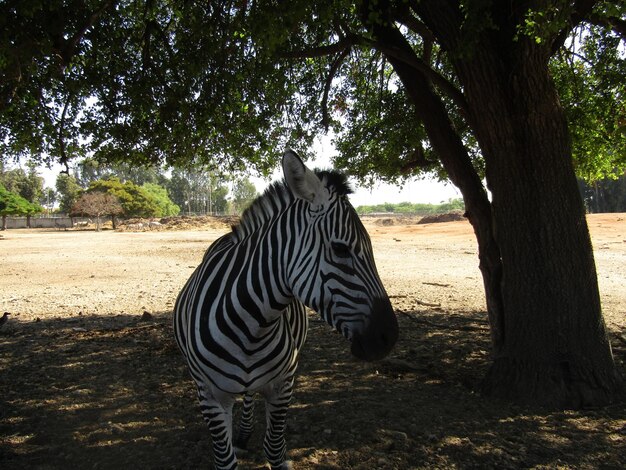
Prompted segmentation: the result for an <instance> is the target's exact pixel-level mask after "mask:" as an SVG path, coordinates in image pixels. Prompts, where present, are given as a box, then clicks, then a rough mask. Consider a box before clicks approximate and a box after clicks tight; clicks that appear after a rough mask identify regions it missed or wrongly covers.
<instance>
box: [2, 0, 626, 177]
mask: <svg viewBox="0 0 626 470" xmlns="http://www.w3.org/2000/svg"><path fill="white" fill-rule="evenodd" d="M379 3H380V5H381V8H382V9H383V10H385V11H387V12H388V14H389V15H390V16H391V18H392V20H393V21H394V22H395V23H396V24H398V25H400V26H401V27H402V28H403V29H402V33H403V34H404V35H405V37H406V38H407V40H408V41H409V43H410V44H411V45H412V46H413V47H414V49H415V50H416V51H417V53H418V56H417V60H416V59H415V58H411V59H408V58H407V57H405V56H403V57H402V59H403V60H409V62H410V65H411V67H414V68H417V69H421V70H422V71H424V72H425V74H426V75H427V76H428V77H429V80H430V82H431V83H432V85H433V86H434V87H435V88H436V90H437V92H438V93H439V94H440V95H441V97H442V99H444V100H445V102H446V106H447V108H448V111H449V112H450V116H451V118H452V119H453V121H454V124H455V128H456V130H457V132H458V133H459V134H460V135H461V137H462V138H463V141H464V143H465V144H466V145H467V148H468V149H469V150H470V153H471V155H472V156H473V161H474V165H475V167H476V168H477V170H478V171H479V172H482V167H483V163H482V159H481V152H480V151H479V149H478V146H477V145H476V141H475V137H474V136H473V134H472V132H471V123H468V121H467V113H466V110H465V109H464V107H465V104H464V98H463V96H462V91H461V90H460V88H459V83H458V79H457V77H456V76H455V73H456V72H455V70H454V67H453V66H452V63H451V61H450V60H449V59H450V56H449V53H448V52H447V51H446V50H445V48H444V47H442V44H440V42H439V41H437V39H436V38H435V36H434V35H433V32H432V31H430V30H429V29H428V27H427V26H426V25H425V24H424V23H423V22H421V21H420V18H419V17H418V16H415V11H416V10H415V9H414V8H413V9H412V7H411V3H412V2H394V1H385V2H379ZM454 3H456V2H450V6H451V7H454ZM579 3H581V2H564V1H563V2H546V3H545V4H544V3H543V2H538V3H536V4H535V3H533V2H529V3H528V4H520V7H519V8H520V9H521V10H522V11H521V12H520V15H521V16H522V17H523V18H524V19H523V23H522V24H521V26H519V27H518V29H519V30H518V31H517V32H516V33H515V34H516V37H517V38H518V39H521V38H522V37H523V36H530V37H532V38H533V40H535V41H539V42H541V41H542V40H544V41H545V40H546V37H547V35H549V34H551V33H552V32H553V30H558V31H557V32H558V34H554V35H553V36H555V37H556V38H557V40H558V41H557V42H555V43H554V47H553V49H554V50H556V51H558V52H557V53H556V54H554V55H553V58H552V62H551V68H552V70H553V75H554V77H555V80H556V82H557V84H558V86H559V91H560V95H561V99H562V102H563V104H564V105H565V106H566V109H567V111H568V118H569V123H570V127H571V129H572V132H571V134H572V138H573V142H574V150H575V151H574V157H575V159H576V163H577V168H578V172H579V174H580V175H581V176H582V177H584V178H585V179H586V180H588V181H590V180H594V179H598V178H601V177H603V176H606V175H612V174H616V173H619V172H620V171H621V172H623V170H624V167H625V166H626V162H625V157H624V155H626V151H625V145H626V144H625V143H624V142H625V141H626V134H625V131H624V125H625V123H626V109H625V108H624V107H623V106H622V105H621V104H620V103H623V96H624V91H625V90H624V86H625V85H624V83H626V81H625V80H624V75H625V70H626V69H625V66H624V57H623V48H622V49H621V52H620V41H622V40H623V38H624V35H625V30H626V28H625V27H624V21H625V19H624V18H625V15H626V13H625V8H626V7H624V4H623V3H619V4H617V5H615V4H613V3H612V2H604V1H597V2H583V3H585V8H582V4H581V5H579ZM374 4H376V5H378V3H371V2H363V1H358V2H347V1H337V0H332V1H331V0H328V1H318V2H306V1H303V0H297V1H293V2H289V5H288V6H287V5H281V6H280V11H281V14H280V15H276V14H275V12H276V8H277V6H276V5H275V2H273V1H263V2H231V1H223V0H222V1H215V2H166V1H164V0H157V1H150V2H144V1H139V2H137V1H130V0H89V1H78V0H63V1H59V2H45V1H43V0H27V1H19V2H18V1H8V2H3V4H2V6H1V7H0V18H2V19H1V20H0V22H2V29H3V40H2V43H0V53H1V55H2V57H3V58H4V60H2V61H0V85H1V87H0V98H1V99H0V150H1V151H2V154H3V155H4V157H3V158H6V156H10V155H12V156H14V157H17V156H21V155H27V156H29V157H31V158H39V159H44V160H45V159H51V160H55V161H61V162H64V163H67V162H69V161H70V160H72V159H75V158H77V157H80V156H84V155H85V154H88V153H89V154H92V155H93V156H94V157H95V158H97V159H98V160H100V161H107V162H117V161H127V162H128V161H130V162H133V164H134V165H137V164H140V163H155V162H168V163H170V164H183V163H189V162H203V163H205V164H208V165H210V166H212V167H214V168H216V167H219V168H221V169H222V170H223V169H229V170H233V169H237V168H239V169H243V168H247V167H248V166H249V165H251V167H252V168H256V169H258V170H259V171H261V172H264V173H267V172H268V171H269V169H270V168H271V167H272V166H273V165H274V164H275V162H276V158H277V155H278V154H279V152H278V150H282V148H284V146H285V145H287V144H290V145H296V146H298V147H300V148H301V147H306V144H307V143H309V142H311V139H312V137H313V136H314V135H315V134H316V133H317V132H319V131H322V130H324V129H327V128H329V127H333V128H334V130H335V131H336V132H337V134H338V138H337V142H336V143H337V147H338V150H339V155H338V158H337V160H336V163H337V165H338V166H340V167H344V168H346V169H348V170H349V171H350V172H351V173H352V174H354V175H357V176H359V177H360V178H362V179H368V178H374V177H382V178H385V179H388V180H392V181H395V180H397V179H398V178H400V177H402V176H411V175H415V174H420V173H422V172H424V171H427V172H435V173H436V174H438V175H440V176H442V177H444V176H445V175H446V170H445V169H444V168H443V167H442V166H441V164H440V162H439V160H438V158H437V155H436V152H435V151H434V149H433V147H432V146H431V145H430V144H429V143H428V138H427V135H426V132H425V129H424V127H423V125H422V124H421V123H420V122H419V120H415V119H414V118H413V111H412V108H411V105H410V100H408V99H407V96H406V90H405V89H404V87H402V86H401V84H400V82H399V80H398V76H397V75H396V74H395V73H394V71H393V68H392V66H391V65H390V62H389V60H388V58H387V57H388V56H389V54H391V55H392V56H393V55H394V54H395V55H396V56H398V57H399V56H402V54H404V53H401V52H399V51H392V50H390V49H389V46H387V45H385V44H383V43H381V41H379V40H376V39H375V38H374V37H373V36H372V33H371V30H370V29H368V24H371V23H372V22H381V21H382V16H381V14H380V13H379V12H378V11H377V10H376V8H373V7H372V5H374ZM489 5H490V2H468V3H467V4H463V5H461V6H460V7H459V13H460V14H461V15H462V17H461V18H460V20H461V21H462V27H463V35H464V37H465V39H466V41H465V42H466V44H465V45H464V49H463V51H462V52H461V53H463V54H466V55H468V56H469V55H471V54H474V53H476V51H474V50H472V47H473V45H475V44H476V42H477V41H476V38H477V37H478V35H479V34H482V33H483V32H485V31H489V30H490V29H494V30H495V29H496V28H497V27H498V26H496V23H497V22H498V21H499V20H500V19H499V18H497V17H496V16H495V15H497V12H496V13H493V12H490V11H489V8H490V6H489ZM377 8H378V7H377ZM558 9H560V10H562V12H563V13H562V15H560V16H558V15H555V14H554V12H555V11H557V10H558ZM383 10H381V11H383ZM570 13H573V16H572V18H571V19H567V20H566V19H565V18H566V17H567V15H568V14H570ZM565 21H570V22H572V21H575V23H571V24H573V26H574V27H573V28H572V27H570V28H568V27H567V25H566V24H564V22H565ZM567 38H569V39H568V40H567V41H566V39H567ZM560 44H565V46H566V47H559V45H560ZM151 182H154V181H151Z"/></svg>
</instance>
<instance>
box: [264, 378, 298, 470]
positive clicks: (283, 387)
mask: <svg viewBox="0 0 626 470" xmlns="http://www.w3.org/2000/svg"><path fill="white" fill-rule="evenodd" d="M292 392H293V377H290V378H288V379H287V380H285V382H283V383H282V384H277V386H272V387H269V388H268V390H267V392H266V393H265V418H266V428H265V439H264V441H263V450H264V451H265V457H266V458H267V461H268V462H269V463H270V465H271V466H272V470H279V469H280V470H286V469H291V468H292V465H291V461H289V460H286V457H287V443H286V441H285V421H286V417H287V409H288V408H289V403H290V402H291V395H292Z"/></svg>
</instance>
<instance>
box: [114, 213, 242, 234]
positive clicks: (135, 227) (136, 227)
mask: <svg viewBox="0 0 626 470" xmlns="http://www.w3.org/2000/svg"><path fill="white" fill-rule="evenodd" d="M238 223H239V217H237V216H234V215H223V216H208V215H207V216H189V215H181V216H175V217H163V218H162V219H141V218H135V219H126V220H124V221H123V222H120V223H119V224H118V228H117V230H119V231H120V232H145V231H146V230H204V229H207V228H211V229H223V228H229V227H231V226H232V225H236V224H238Z"/></svg>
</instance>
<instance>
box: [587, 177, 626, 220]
mask: <svg viewBox="0 0 626 470" xmlns="http://www.w3.org/2000/svg"><path fill="white" fill-rule="evenodd" d="M578 183H579V187H580V190H581V193H582V196H583V199H584V201H585V206H586V207H587V211H588V212H592V213H604V212H626V174H624V175H622V176H621V177H620V178H617V179H612V178H607V179H604V180H601V181H594V182H593V183H586V182H585V181H584V180H579V182H578Z"/></svg>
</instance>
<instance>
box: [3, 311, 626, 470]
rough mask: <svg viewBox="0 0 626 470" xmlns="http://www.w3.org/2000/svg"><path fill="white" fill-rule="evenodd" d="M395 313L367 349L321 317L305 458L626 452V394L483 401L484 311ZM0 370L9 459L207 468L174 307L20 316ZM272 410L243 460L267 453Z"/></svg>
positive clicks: (385, 460)
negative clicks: (363, 358)
mask: <svg viewBox="0 0 626 470" xmlns="http://www.w3.org/2000/svg"><path fill="white" fill-rule="evenodd" d="M399 320H400V326H401V335H402V336H401V339H400V341H399V344H398V347H397V348H396V350H395V351H394V353H392V355H391V357H390V358H388V359H386V360H384V361H381V362H378V363H372V364H365V363H359V362H356V361H354V360H353V359H352V358H351V357H350V354H349V347H348V344H347V343H346V342H345V341H344V340H343V339H342V338H341V337H340V336H339V335H337V334H335V333H333V332H332V331H330V330H329V328H328V327H326V325H325V324H323V323H321V322H320V321H319V320H317V319H316V318H314V317H312V322H311V329H310V333H309V339H308V342H307V346H306V347H305V351H304V353H303V357H302V360H301V367H300V373H299V375H298V379H297V385H296V396H295V398H294V402H293V406H292V410H291V411H290V414H289V418H288V423H289V424H288V427H289V430H288V445H289V448H290V456H291V458H292V460H293V461H294V464H295V467H296V468H298V469H313V468H315V469H318V468H328V469H346V468H358V469H374V468H380V469H384V468H388V469H392V468H395V469H407V468H432V467H440V468H443V467H445V468H454V467H460V468H520V467H524V468H525V467H539V468H547V467H550V468H554V467H576V468H598V467H603V468H626V406H625V405H624V404H623V403H622V404H619V405H615V406H613V407H608V408H605V409H598V410H586V411H568V412H558V413H555V412H545V411H541V410H536V409H534V410H533V409H529V408H520V407H515V406H511V405H509V404H506V403H498V402H491V401H487V400H485V399H484V398H482V397H481V396H480V395H479V394H478V393H477V390H478V388H479V384H480V379H481V377H482V376H483V374H484V373H485V371H486V367H487V365H488V363H489V353H488V350H489V333H488V330H487V325H486V324H485V321H484V314H483V313H481V312H464V313H458V312H457V313H454V314H453V313H447V312H441V311H432V310H429V311H410V312H401V313H400V315H399ZM615 353H616V358H617V361H618V363H619V364H620V366H621V367H622V369H623V364H624V359H625V356H626V351H625V350H624V348H620V347H616V348H615ZM0 374H1V375H0V464H1V466H2V468H3V469H22V468H38V469H61V468H63V469H65V468H72V467H73V468H81V469H90V468H94V469H114V468H115V469H120V468H135V469H144V468H145V469H160V468H163V469H170V468H171V469H178V468H190V469H191V468H211V452H210V441H209V436H208V431H207V430H206V429H205V427H204V424H203V422H202V419H201V416H200V413H199V411H198V408H197V406H196V401H195V390H194V386H193V384H192V382H191V380H190V379H189V377H188V375H187V371H186V368H185V365H184V362H183V360H182V357H181V356H180V354H179V352H178V350H177V348H176V345H175V343H174V340H173V337H172V331H171V326H170V316H169V314H166V313H162V314H154V315H152V316H151V317H150V318H148V319H145V318H144V319H142V318H141V317H140V316H128V315H119V316H115V317H97V316H85V317H74V318H71V319H64V320H51V321H40V322H36V323H20V322H18V321H13V322H11V323H10V324H8V325H7V327H6V328H5V329H3V330H2V331H0ZM259 411H260V412H262V406H260V407H259ZM263 421H264V420H263V418H262V417H261V416H258V417H257V422H258V425H257V429H256V431H257V432H256V433H255V436H254V438H253V440H252V442H251V449H252V450H251V453H250V454H249V456H248V457H247V458H246V459H244V460H243V461H242V466H243V467H244V468H258V467H260V466H262V465H263V455H262V452H261V450H260V449H261V439H262V436H261V434H262V430H263V425H262V423H263Z"/></svg>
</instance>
